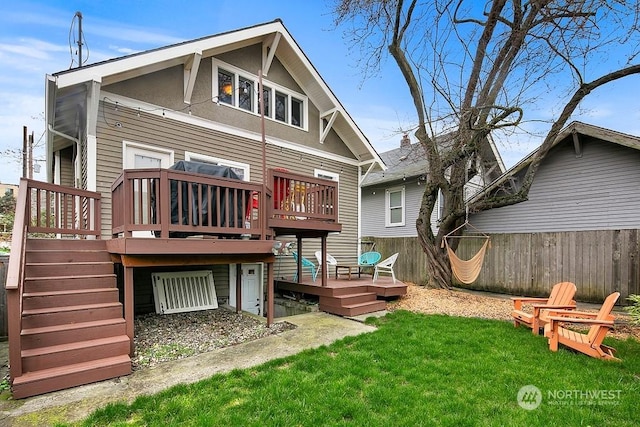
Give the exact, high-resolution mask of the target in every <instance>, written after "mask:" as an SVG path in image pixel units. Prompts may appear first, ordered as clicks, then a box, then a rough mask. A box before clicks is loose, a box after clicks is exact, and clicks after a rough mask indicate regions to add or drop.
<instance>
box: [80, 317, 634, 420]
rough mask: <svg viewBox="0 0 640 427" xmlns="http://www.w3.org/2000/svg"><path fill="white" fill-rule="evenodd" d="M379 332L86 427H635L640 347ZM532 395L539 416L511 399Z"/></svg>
mask: <svg viewBox="0 0 640 427" xmlns="http://www.w3.org/2000/svg"><path fill="white" fill-rule="evenodd" d="M374 322H375V323H376V324H377V326H378V327H379V328H378V330H377V331H375V332H373V333H369V334H364V335H360V336H357V337H350V338H345V339H343V340H341V341H338V342H336V343H334V344H332V345H330V346H323V347H321V348H319V349H315V350H308V351H305V352H303V353H300V354H298V355H295V356H291V357H288V358H284V359H279V360H275V361H272V362H268V363H266V364H264V365H261V366H258V367H255V368H252V369H245V370H235V371H233V372H231V373H228V374H221V375H216V376H214V377H212V378H210V379H208V380H205V381H201V382H199V383H195V384H192V385H180V386H176V387H173V388H171V389H169V390H166V391H164V392H162V393H159V394H157V395H153V396H143V397H139V398H138V399H137V400H135V401H134V402H133V403H132V404H131V405H125V404H111V405H109V406H107V407H105V408H103V409H100V410H98V411H96V412H95V413H93V414H92V415H91V416H90V417H89V418H87V419H86V420H84V421H83V422H82V423H79V425H85V426H214V425H225V426H318V425H323V426H365V425H366V426H385V427H386V426H524V425H526V426H549V425H571V426H580V425H584V426H588V425H615V426H636V425H637V421H638V417H639V414H638V406H637V402H638V397H639V396H640V342H638V341H636V340H634V339H628V340H626V341H619V340H613V339H607V340H606V341H607V342H608V343H609V344H610V345H613V346H614V347H616V348H617V349H618V352H619V355H620V357H621V358H622V359H623V361H622V362H620V363H617V362H605V361H601V360H596V359H592V358H589V357H587V356H584V355H581V354H576V353H573V352H571V351H568V350H564V349H561V350H560V351H559V352H557V353H553V352H550V351H549V350H548V347H547V342H546V340H545V339H544V338H543V337H540V336H533V335H532V334H531V332H530V331H529V330H527V329H526V328H518V329H515V328H514V327H513V325H512V324H510V323H508V322H504V321H493V320H481V319H473V318H458V317H448V316H441V315H421V314H414V313H409V312H406V311H397V312H393V313H390V314H389V315H387V316H386V317H384V318H381V319H378V320H375V321H374ZM530 384H531V385H535V386H536V387H537V388H538V389H539V390H540V391H541V396H542V403H541V405H540V406H539V407H538V408H537V409H533V410H525V409H523V408H521V407H520V406H519V404H518V401H517V395H518V391H519V390H520V388H521V387H523V386H525V385H530Z"/></svg>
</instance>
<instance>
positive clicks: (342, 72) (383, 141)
mask: <svg viewBox="0 0 640 427" xmlns="http://www.w3.org/2000/svg"><path fill="white" fill-rule="evenodd" d="M76 11H80V12H82V15H83V21H82V25H83V32H84V36H85V41H86V46H85V47H84V48H83V49H84V50H85V53H86V51H87V50H88V53H89V58H88V62H87V63H93V62H97V61H101V60H105V59H111V58H115V57H119V56H123V55H126V54H129V53H133V52H138V51H143V50H147V49H152V48H156V47H160V46H165V45H168V44H172V43H177V42H182V41H185V40H191V39H195V38H199V37H203V36H208V35H213V34H217V33H220V32H224V31H230V30H235V29H238V28H242V27H246V26H251V25H256V24H260V23H264V22H268V21H272V20H274V19H276V18H280V19H282V21H283V23H284V25H285V26H286V27H287V29H288V30H289V32H290V33H291V35H292V36H293V38H294V39H295V40H296V41H297V42H298V44H299V45H300V47H301V48H302V50H303V51H304V52H305V53H306V55H307V56H308V57H309V59H310V60H311V62H312V63H313V64H314V66H315V67H316V69H317V70H318V71H319V73H320V74H321V75H322V77H323V78H324V79H325V81H326V82H327V84H328V85H329V87H331V89H332V90H333V91H334V93H335V94H336V96H337V97H338V99H340V101H341V102H342V104H343V105H344V106H345V108H346V109H347V111H348V112H349V113H350V114H351V116H352V117H353V118H354V120H355V121H356V123H357V124H358V126H360V128H361V129H362V130H363V132H364V133H365V135H366V136H367V137H368V139H369V140H370V141H371V143H372V144H373V146H374V147H375V148H376V149H377V150H378V151H379V152H383V151H386V150H389V149H391V148H395V147H397V146H399V141H400V137H401V136H400V135H399V134H398V133H397V129H399V128H402V127H404V128H407V127H409V126H410V125H411V124H412V123H413V117H415V113H414V112H413V106H412V104H411V101H410V98H409V95H408V90H407V87H406V84H405V83H404V81H403V80H402V77H401V76H400V73H399V72H398V70H397V68H396V66H395V64H393V63H392V62H391V61H390V60H387V62H386V63H385V64H383V66H382V70H383V73H382V75H381V76H378V77H374V78H370V79H368V80H366V81H363V79H362V75H361V74H360V72H359V71H358V70H357V69H356V67H355V66H356V59H357V57H356V53H351V52H350V50H349V48H348V46H347V45H346V43H345V41H344V40H343V38H342V33H341V32H340V31H335V30H334V29H333V25H332V22H333V21H332V17H331V15H330V13H329V9H328V6H327V3H326V2H324V1H321V0H313V1H308V2H300V1H299V0H298V1H290V0H273V1H269V0H262V1H260V0H244V1H242V2H239V1H211V0H208V1H201V0H191V1H189V2H178V1H167V0H156V1H154V2H148V1H139V0H128V1H122V0H109V1H102V0H94V1H69V0H65V1H59V0H40V1H29V0H17V1H16V0H3V1H2V3H1V4H0V64H2V66H1V67H0V151H4V150H6V149H8V148H15V149H20V148H21V147H22V132H23V131H22V129H23V126H27V127H28V129H29V132H31V131H33V132H34V134H35V139H36V141H40V147H39V148H38V149H36V156H37V157H39V158H44V157H43V152H42V147H41V146H42V145H43V141H42V140H40V137H41V135H42V134H43V132H44V117H43V113H44V82H45V76H46V74H51V73H54V72H57V71H62V70H66V69H68V68H69V67H70V65H71V61H72V52H71V51H73V52H75V49H76V46H75V45H73V46H71V49H70V38H71V42H73V37H74V35H75V34H77V26H75V27H73V30H71V29H72V20H73V18H74V14H75V13H76ZM76 25H77V23H76ZM639 87H640V79H638V78H636V77H634V78H631V79H626V80H624V81H622V82H619V83H616V84H614V85H610V86H609V87H607V88H606V90H600V91H596V92H594V93H593V94H592V95H590V98H589V100H588V102H586V103H585V104H584V105H583V106H582V110H581V114H579V115H576V116H575V117H574V118H575V119H579V120H581V121H585V122H587V123H591V124H595V125H598V126H603V127H608V128H611V129H614V130H617V131H620V132H625V133H630V134H634V135H640V105H639V102H638V98H640V97H639V95H640V90H639V89H638V88H639ZM390 88H391V90H390ZM549 105H550V104H549ZM550 114H551V112H550V111H549V109H548V108H547V107H546V106H545V105H541V106H539V107H538V108H537V109H536V110H535V111H532V112H531V113H530V114H529V115H528V118H529V119H534V118H536V117H539V118H542V119H544V118H548V117H549V115H550ZM531 126H532V128H533V127H535V125H531ZM540 142H541V139H540V138H536V137H534V138H532V137H528V136H519V137H516V136H514V137H512V138H510V139H509V141H502V140H501V141H498V148H499V150H500V152H501V155H502V157H503V159H504V161H505V163H506V165H507V167H509V166H511V165H513V164H514V163H515V162H517V161H518V160H520V159H521V158H522V157H524V156H525V155H526V154H528V153H529V152H530V151H531V150H532V149H534V148H535V147H536V146H537V145H539V143H540ZM2 163H3V167H2V168H0V182H2V183H17V182H18V180H19V177H20V174H21V171H22V167H21V165H20V163H18V162H16V161H14V159H10V158H9V159H3V160H2ZM34 177H35V178H36V179H45V176H44V174H43V173H40V174H36V175H35V176H34Z"/></svg>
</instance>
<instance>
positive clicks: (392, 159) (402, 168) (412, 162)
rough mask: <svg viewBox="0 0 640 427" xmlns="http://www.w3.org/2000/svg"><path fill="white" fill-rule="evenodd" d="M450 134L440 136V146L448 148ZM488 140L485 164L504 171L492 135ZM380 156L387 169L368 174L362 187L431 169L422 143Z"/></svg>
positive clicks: (412, 175) (402, 146) (501, 171)
mask: <svg viewBox="0 0 640 427" xmlns="http://www.w3.org/2000/svg"><path fill="white" fill-rule="evenodd" d="M450 136H451V135H450V134H447V135H443V136H440V137H438V138H437V144H438V146H439V147H444V148H445V149H446V146H447V145H450V144H447V143H448V142H450V141H451V138H450ZM486 142H487V144H485V146H484V147H483V148H482V150H481V152H482V156H483V157H484V162H485V164H487V162H488V163H492V164H496V166H497V168H498V171H499V172H498V173H503V172H504V170H505V167H504V163H503V162H502V157H500V153H499V152H498V149H497V148H496V146H495V144H494V142H493V140H492V139H491V138H490V137H488V138H487V139H486ZM380 157H381V158H382V161H384V164H385V165H386V166H387V169H386V170H385V171H381V172H378V171H376V172H370V173H369V174H367V176H366V177H365V178H364V179H363V181H362V184H361V186H362V187H368V186H372V185H378V184H383V183H389V182H393V181H400V180H408V179H415V178H420V177H423V176H425V175H426V174H427V172H428V170H429V168H428V163H429V162H428V161H427V153H426V151H425V149H424V147H422V145H421V144H420V143H414V144H406V145H401V146H400V147H399V148H394V149H393V150H389V151H385V152H383V153H380ZM493 176H495V175H493Z"/></svg>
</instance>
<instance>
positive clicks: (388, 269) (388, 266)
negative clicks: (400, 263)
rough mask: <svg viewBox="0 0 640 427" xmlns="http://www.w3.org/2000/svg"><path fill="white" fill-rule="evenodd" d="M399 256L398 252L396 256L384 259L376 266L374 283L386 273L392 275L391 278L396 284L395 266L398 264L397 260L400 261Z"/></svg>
mask: <svg viewBox="0 0 640 427" xmlns="http://www.w3.org/2000/svg"><path fill="white" fill-rule="evenodd" d="M398 255H399V253H397V252H396V253H395V254H393V255H391V256H390V257H389V258H387V259H384V260H382V261H380V262H379V263H377V264H376V266H375V267H374V269H375V270H374V272H373V281H374V282H375V281H376V280H377V279H378V276H379V275H380V273H385V274H391V277H392V278H393V283H396V274H395V273H394V272H393V264H395V263H396V260H397V259H398Z"/></svg>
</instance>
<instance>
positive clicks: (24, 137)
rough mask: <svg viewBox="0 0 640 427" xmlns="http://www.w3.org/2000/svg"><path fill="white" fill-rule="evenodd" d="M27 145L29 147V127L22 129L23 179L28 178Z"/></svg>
mask: <svg viewBox="0 0 640 427" xmlns="http://www.w3.org/2000/svg"><path fill="white" fill-rule="evenodd" d="M27 145H28V136H27V127H26V126H23V127H22V177H23V178H26V177H27Z"/></svg>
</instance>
